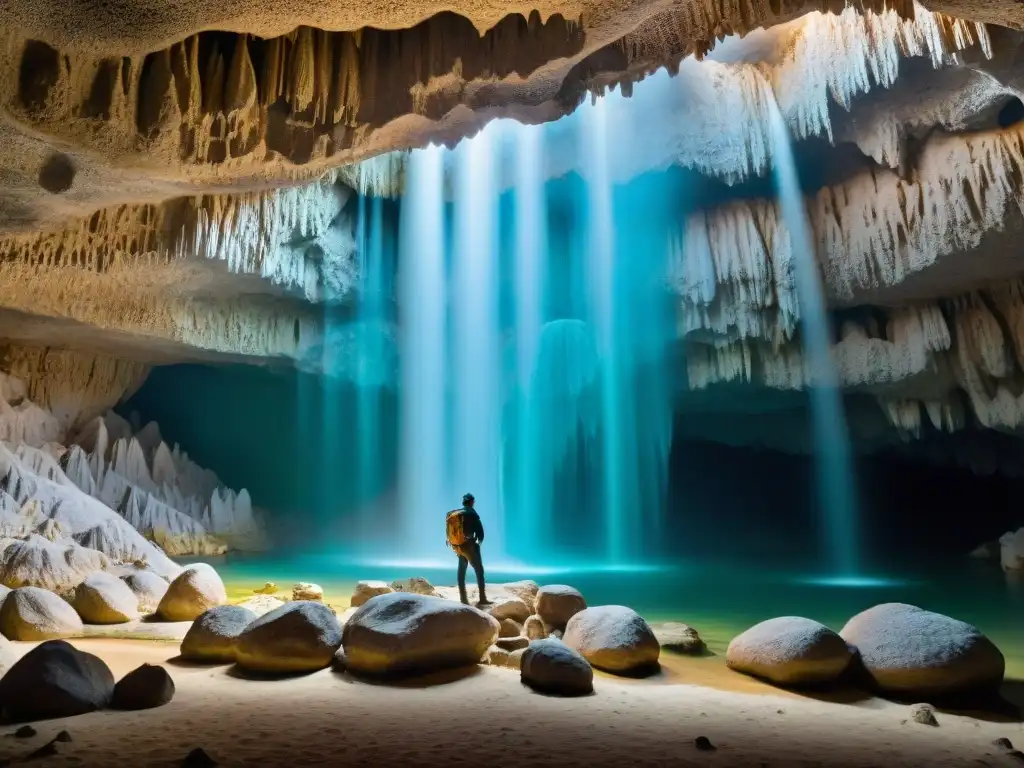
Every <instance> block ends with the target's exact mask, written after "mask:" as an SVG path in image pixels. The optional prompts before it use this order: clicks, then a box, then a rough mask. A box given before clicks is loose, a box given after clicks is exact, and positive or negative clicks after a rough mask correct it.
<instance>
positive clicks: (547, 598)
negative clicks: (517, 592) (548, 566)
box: [536, 584, 587, 629]
mask: <svg viewBox="0 0 1024 768" xmlns="http://www.w3.org/2000/svg"><path fill="white" fill-rule="evenodd" d="M536 604H537V615H538V616H540V617H541V619H542V620H543V621H544V623H545V624H547V625H548V626H549V627H551V628H553V629H565V627H566V625H567V624H568V623H569V619H571V618H572V617H573V616H575V615H576V614H577V613H579V612H580V611H582V610H584V609H585V608H586V607H587V601H586V600H584V599H583V595H581V594H580V593H579V591H578V590H576V589H574V588H572V587H569V586H566V585H565V584H549V585H548V586H546V587H541V588H540V589H539V590H537V599H536Z"/></svg>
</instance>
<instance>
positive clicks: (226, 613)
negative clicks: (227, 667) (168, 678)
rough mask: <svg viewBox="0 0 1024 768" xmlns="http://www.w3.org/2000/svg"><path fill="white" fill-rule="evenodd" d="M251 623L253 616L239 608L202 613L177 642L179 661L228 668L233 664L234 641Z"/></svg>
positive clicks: (219, 608)
mask: <svg viewBox="0 0 1024 768" xmlns="http://www.w3.org/2000/svg"><path fill="white" fill-rule="evenodd" d="M254 621H256V614H255V613H253V612H252V611H250V610H249V609H248V608H243V607H242V606H240V605H217V606H214V607H213V608H210V609H209V610H206V611H203V613H202V615H200V617H199V618H198V619H196V620H195V621H194V622H192V626H191V627H189V629H188V632H186V633H185V637H184V639H183V640H182V641H181V657H182V658H183V659H187V660H189V661H205V662H212V663H215V664H217V663H223V664H230V663H231V662H233V661H235V641H236V640H237V639H238V636H239V635H241V634H242V632H243V631H245V628H246V627H248V626H249V625H250V624H252V622H254Z"/></svg>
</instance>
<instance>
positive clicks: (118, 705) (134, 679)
mask: <svg viewBox="0 0 1024 768" xmlns="http://www.w3.org/2000/svg"><path fill="white" fill-rule="evenodd" d="M173 698H174V681H173V680H172V679H171V676H170V675H169V674H168V673H167V670H166V669H164V668H163V667H161V666H160V665H158V664H143V665H142V666H141V667H138V668H136V669H134V670H132V671H131V672H129V673H128V674H127V675H125V676H124V677H122V678H121V679H120V680H118V682H117V685H115V686H114V696H113V698H112V699H111V701H110V706H111V707H113V708H114V709H126V710H135V709H153V708H154V707H162V706H163V705H164V704H167V703H168V702H170V700H171V699H173Z"/></svg>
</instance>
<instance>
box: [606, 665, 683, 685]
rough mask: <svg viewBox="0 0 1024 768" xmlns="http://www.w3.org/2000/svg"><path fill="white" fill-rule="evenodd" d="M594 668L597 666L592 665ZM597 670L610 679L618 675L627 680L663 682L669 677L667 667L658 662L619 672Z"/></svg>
mask: <svg viewBox="0 0 1024 768" xmlns="http://www.w3.org/2000/svg"><path fill="white" fill-rule="evenodd" d="M594 669H595V670H597V669H598V668H597V667H594ZM599 671H600V672H601V673H603V674H605V675H607V676H608V677H610V678H612V679H614V678H616V677H620V678H625V679H627V680H651V681H654V682H659V681H661V682H664V681H666V680H668V679H669V678H670V677H671V675H670V674H669V672H668V670H667V668H665V667H663V666H662V665H661V664H659V663H658V662H654V663H653V664H646V665H644V666H642V667H637V668H636V669H630V670H626V671H621V672H609V671H608V670H605V669H601V670H599Z"/></svg>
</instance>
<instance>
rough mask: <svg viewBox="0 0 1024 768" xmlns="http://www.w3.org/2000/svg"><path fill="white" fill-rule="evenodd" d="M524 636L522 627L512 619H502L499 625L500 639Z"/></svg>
mask: <svg viewBox="0 0 1024 768" xmlns="http://www.w3.org/2000/svg"><path fill="white" fill-rule="evenodd" d="M522 634H523V628H522V626H521V625H520V624H517V623H516V622H514V621H512V619H502V620H501V621H500V622H499V623H498V637H519V636H520V635H522Z"/></svg>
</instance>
